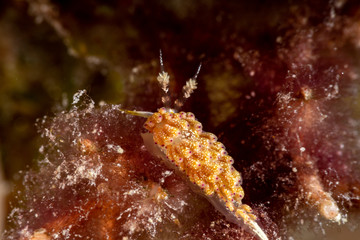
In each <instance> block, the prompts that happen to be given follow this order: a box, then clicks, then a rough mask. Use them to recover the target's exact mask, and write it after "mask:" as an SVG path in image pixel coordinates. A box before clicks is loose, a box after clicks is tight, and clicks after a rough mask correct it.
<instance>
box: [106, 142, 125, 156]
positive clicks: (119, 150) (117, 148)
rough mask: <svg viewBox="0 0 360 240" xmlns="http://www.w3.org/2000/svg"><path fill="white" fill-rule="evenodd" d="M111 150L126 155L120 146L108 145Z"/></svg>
mask: <svg viewBox="0 0 360 240" xmlns="http://www.w3.org/2000/svg"><path fill="white" fill-rule="evenodd" d="M106 146H107V148H108V149H109V150H115V151H116V152H117V153H119V154H122V153H124V149H122V148H121V147H120V146H119V145H113V144H108V145H106Z"/></svg>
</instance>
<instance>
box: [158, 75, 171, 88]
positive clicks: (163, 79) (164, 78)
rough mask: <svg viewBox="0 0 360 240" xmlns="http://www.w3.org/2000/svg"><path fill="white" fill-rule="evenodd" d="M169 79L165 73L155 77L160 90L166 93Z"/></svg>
mask: <svg viewBox="0 0 360 240" xmlns="http://www.w3.org/2000/svg"><path fill="white" fill-rule="evenodd" d="M169 79H170V76H169V74H168V73H167V72H164V71H163V72H161V73H159V76H158V77H157V80H158V82H159V84H160V86H161V89H162V90H163V91H164V92H165V93H167V92H168V91H169Z"/></svg>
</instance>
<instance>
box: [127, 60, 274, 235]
mask: <svg viewBox="0 0 360 240" xmlns="http://www.w3.org/2000/svg"><path fill="white" fill-rule="evenodd" d="M160 62H161V67H162V69H163V64H162V57H161V54H160ZM199 71H200V67H199V68H198V71H197V73H196V75H195V77H194V78H191V79H190V80H189V81H187V82H186V85H185V86H184V87H183V97H182V99H180V100H176V101H175V107H177V108H179V107H181V106H182V105H183V103H184V100H186V99H187V98H189V96H190V94H191V93H192V92H193V91H194V90H195V89H196V77H197V75H198V73H199ZM169 78H170V77H169V75H168V74H167V73H166V72H164V71H163V70H162V72H161V73H160V74H159V76H158V78H157V80H158V82H159V84H160V86H161V88H162V90H163V92H164V94H165V95H164V96H163V97H162V100H163V103H164V105H165V106H166V107H163V108H160V109H159V110H158V111H157V112H155V113H151V112H138V111H128V110H123V111H124V112H126V113H129V114H132V115H136V116H141V117H145V118H147V120H146V122H145V124H144V127H145V128H146V129H147V130H148V131H149V134H148V135H143V138H144V142H145V143H146V145H147V147H148V149H149V151H153V153H154V154H155V155H157V156H159V157H161V158H162V159H163V160H164V162H165V163H166V165H167V166H169V167H171V168H173V169H174V170H175V171H176V173H178V174H180V175H181V176H182V177H183V178H185V180H186V181H188V182H190V184H191V187H192V188H193V189H194V191H195V192H197V193H199V194H201V195H202V196H204V197H206V198H207V199H208V200H209V201H210V202H211V203H212V204H213V205H214V206H215V207H216V208H217V209H218V210H219V211H220V212H221V213H222V214H223V215H225V216H226V218H227V219H228V220H229V221H231V222H233V223H236V224H238V225H241V226H245V227H247V228H248V229H250V231H251V232H252V233H254V234H255V235H256V236H257V237H258V238H259V239H261V240H267V239H268V238H267V236H266V234H265V233H264V231H263V230H262V229H261V228H260V226H259V225H258V224H257V223H256V219H257V218H256V216H255V215H254V214H253V213H252V209H251V208H250V207H249V206H248V205H245V204H242V199H243V197H244V190H243V188H242V187H241V182H242V179H241V176H240V173H239V172H238V171H236V169H235V168H234V167H233V166H232V165H233V162H234V160H233V158H232V157H231V156H229V155H228V153H227V152H226V150H225V147H224V145H223V144H222V143H220V142H218V141H217V137H216V136H215V135H214V134H212V133H208V132H204V131H203V129H202V124H201V123H200V122H199V121H197V120H196V118H195V115H194V114H193V113H190V112H188V113H185V112H177V111H176V110H175V109H172V108H169V107H168V106H169V100H170V97H169V95H168V84H169ZM149 135H150V137H149ZM149 139H151V141H152V143H151V144H149Z"/></svg>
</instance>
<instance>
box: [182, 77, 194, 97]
mask: <svg viewBox="0 0 360 240" xmlns="http://www.w3.org/2000/svg"><path fill="white" fill-rule="evenodd" d="M196 88H197V82H196V79H195V78H190V79H189V80H188V81H187V82H186V84H185V86H184V87H183V92H184V98H189V97H190V95H191V94H192V93H193V92H194V90H195V89H196Z"/></svg>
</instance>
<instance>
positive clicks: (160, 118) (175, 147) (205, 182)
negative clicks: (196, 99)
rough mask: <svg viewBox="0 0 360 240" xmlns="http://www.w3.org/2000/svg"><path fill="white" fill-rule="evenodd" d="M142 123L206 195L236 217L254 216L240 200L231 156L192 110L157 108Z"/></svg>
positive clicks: (239, 178)
mask: <svg viewBox="0 0 360 240" xmlns="http://www.w3.org/2000/svg"><path fill="white" fill-rule="evenodd" d="M144 127H145V128H146V129H147V130H149V131H150V132H151V133H152V134H153V139H154V142H155V144H156V145H158V147H160V149H161V150H162V151H163V152H164V154H165V155H166V157H167V159H168V160H169V161H171V162H172V163H173V164H174V165H175V166H176V167H177V168H178V169H179V170H180V171H181V172H183V173H184V174H186V176H187V178H188V179H189V180H190V181H191V182H193V183H194V184H195V185H197V186H198V187H199V188H200V189H201V190H202V191H203V193H204V194H205V195H206V196H209V197H211V196H213V195H214V196H216V197H218V198H219V199H221V200H222V201H223V202H224V203H225V205H226V208H227V210H228V211H230V212H232V213H233V214H234V215H235V216H236V217H240V218H241V219H243V220H244V221H245V224H246V219H248V220H249V221H250V219H252V220H255V219H256V217H255V215H253V214H251V208H250V207H249V206H248V205H244V204H242V203H241V200H242V198H243V197H244V191H243V189H242V187H241V185H240V183H241V176H240V173H239V172H238V171H236V169H235V168H234V167H233V166H232V164H233V159H232V157H230V156H229V155H228V154H227V152H226V151H225V147H224V145H223V144H222V143H220V142H218V141H217V137H216V136H215V135H214V134H212V133H208V132H204V131H203V130H202V124H201V123H200V122H198V121H197V120H196V119H195V116H194V114H192V113H185V112H179V113H175V112H170V111H167V110H166V109H165V108H160V109H159V110H158V112H156V113H154V114H153V115H152V116H150V117H149V118H148V119H147V121H146V122H145V125H144Z"/></svg>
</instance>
